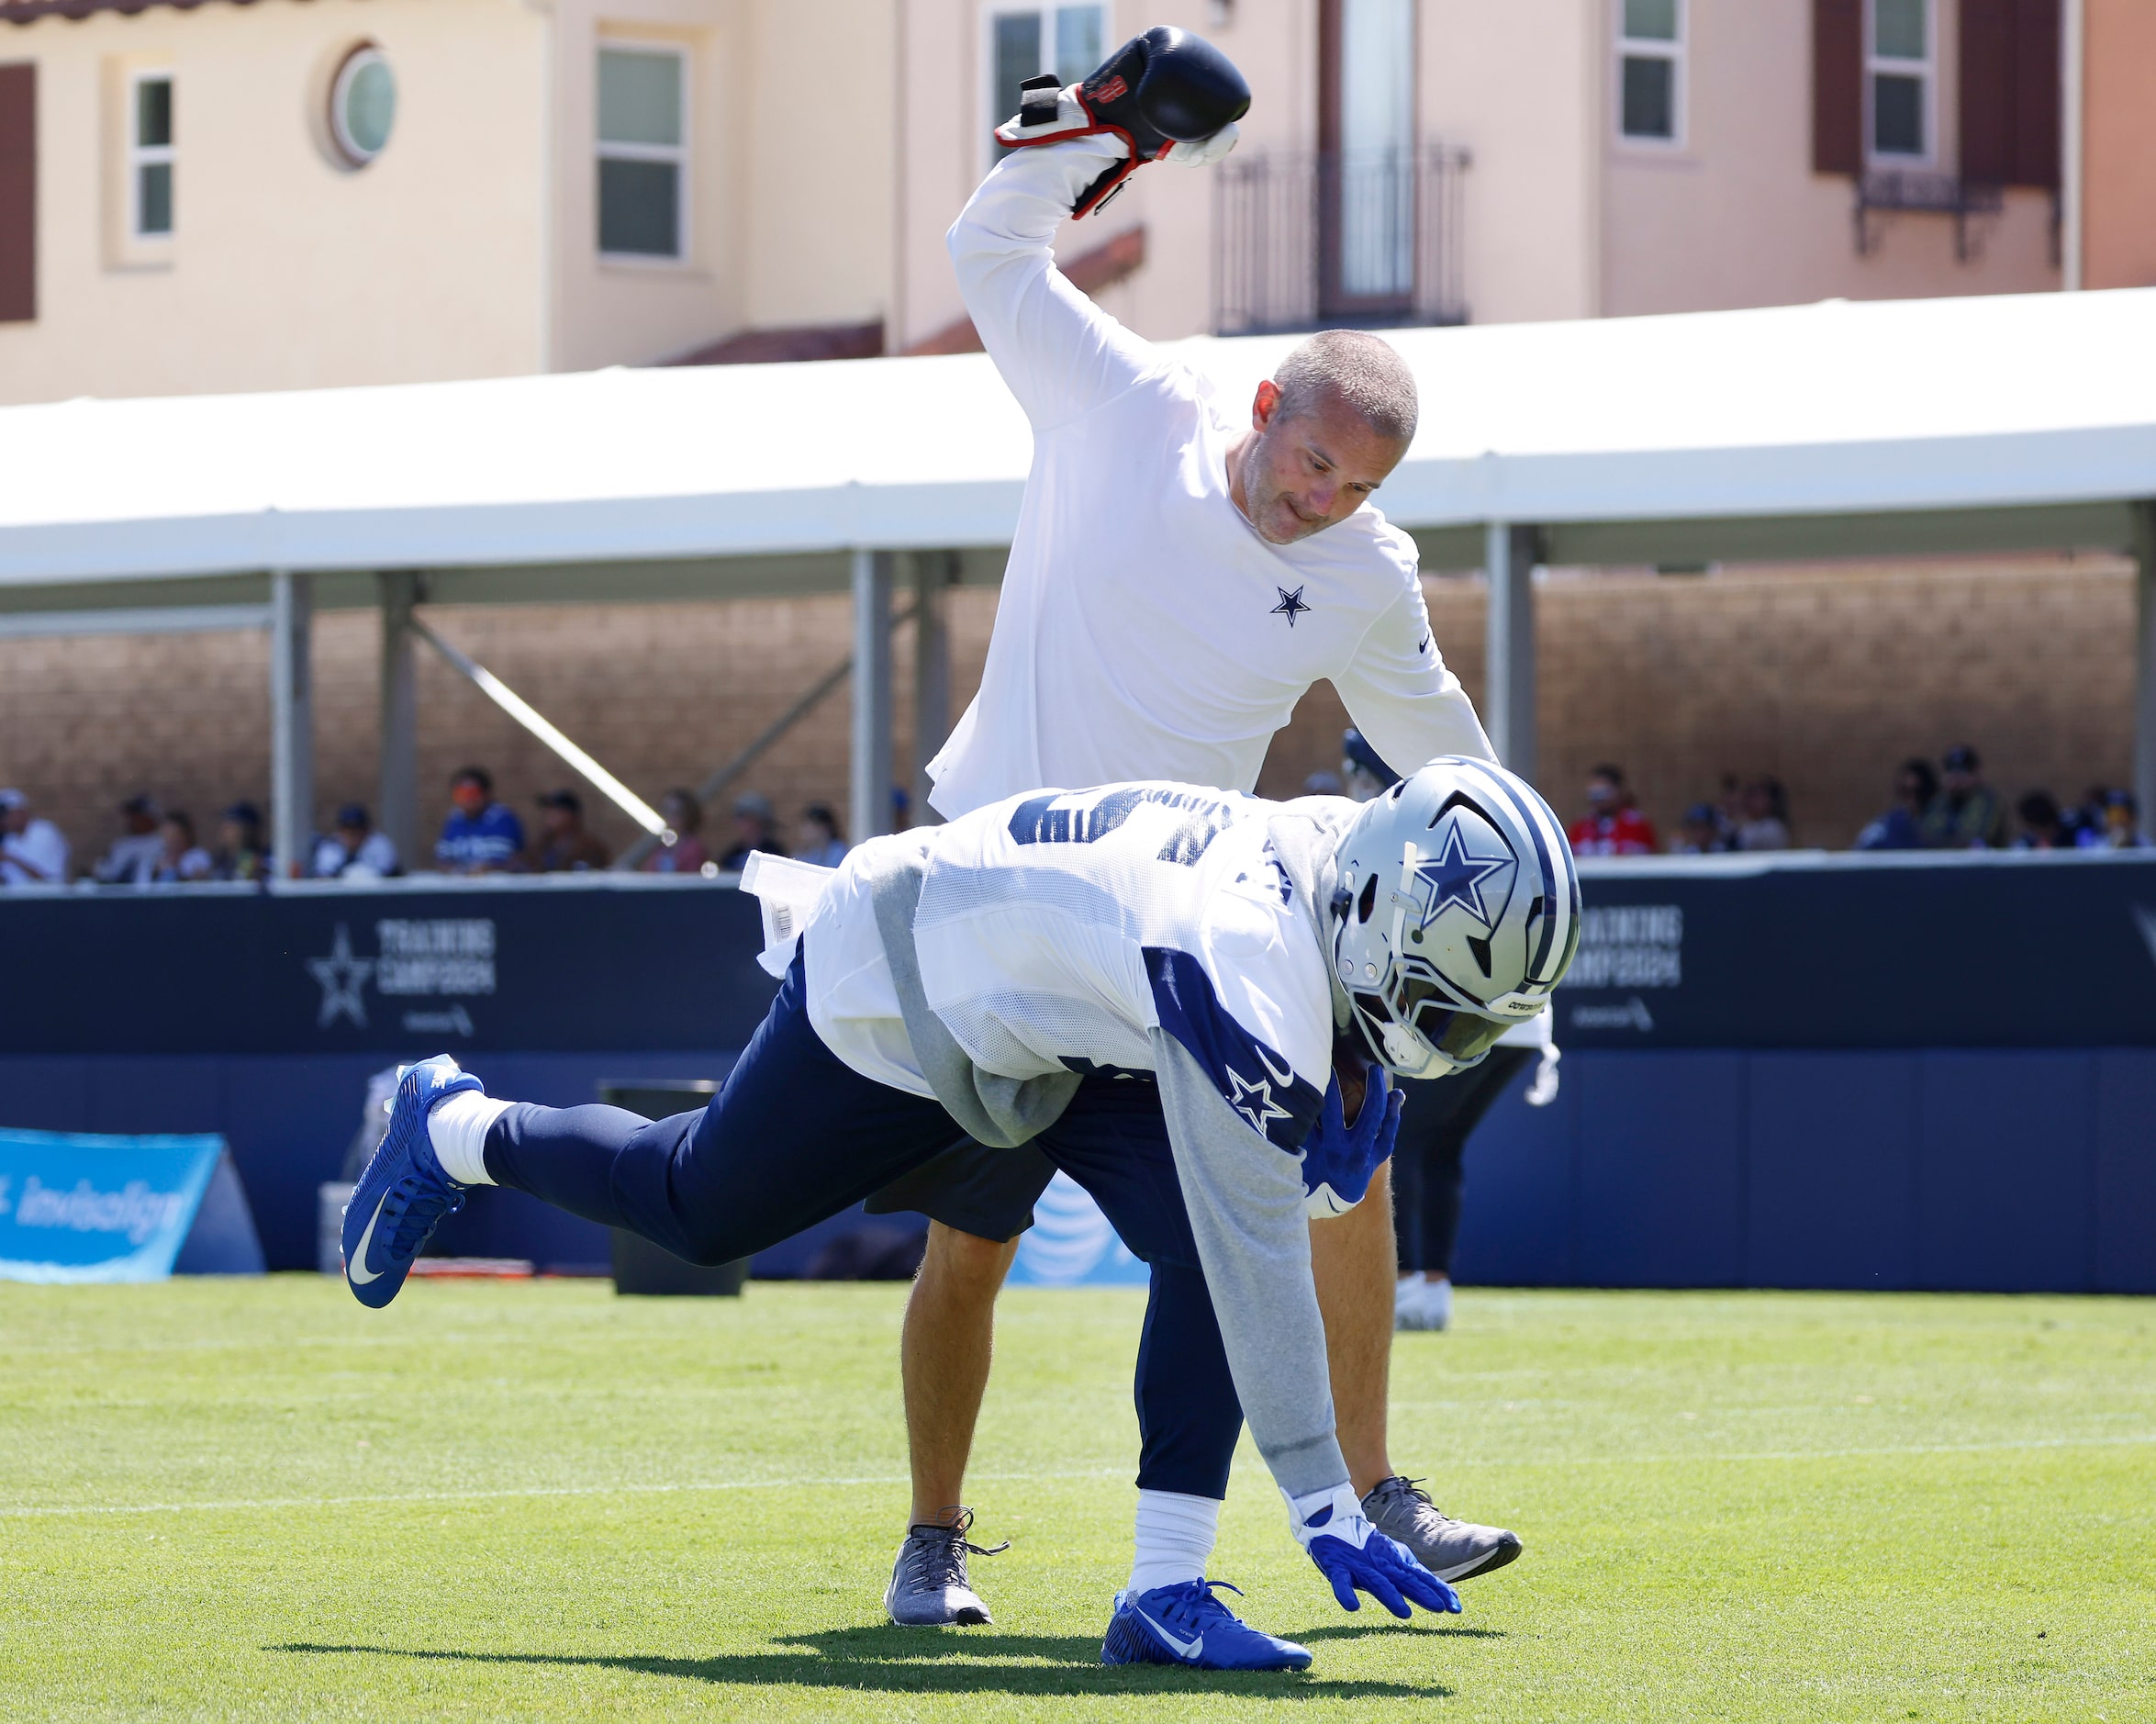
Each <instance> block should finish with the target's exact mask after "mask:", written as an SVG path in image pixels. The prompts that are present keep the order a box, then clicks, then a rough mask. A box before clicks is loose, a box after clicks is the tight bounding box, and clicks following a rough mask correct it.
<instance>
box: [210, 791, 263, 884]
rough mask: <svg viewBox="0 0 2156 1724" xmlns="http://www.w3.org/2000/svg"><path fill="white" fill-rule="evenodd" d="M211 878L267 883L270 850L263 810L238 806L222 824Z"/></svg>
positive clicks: (219, 826)
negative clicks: (265, 881) (265, 836)
mask: <svg viewBox="0 0 2156 1724" xmlns="http://www.w3.org/2000/svg"><path fill="white" fill-rule="evenodd" d="M210 867H211V875H212V878H213V879H220V880H256V881H262V880H267V879H269V878H270V873H271V868H270V847H269V845H266V844H264V843H263V836H262V810H261V809H259V808H257V807H255V805H254V804H253V803H252V802H234V803H233V804H232V806H231V807H229V808H228V809H227V810H225V812H224V814H223V816H222V817H221V818H220V819H219V821H218V847H217V849H216V850H215V851H214V852H213V853H212V854H211V856H210Z"/></svg>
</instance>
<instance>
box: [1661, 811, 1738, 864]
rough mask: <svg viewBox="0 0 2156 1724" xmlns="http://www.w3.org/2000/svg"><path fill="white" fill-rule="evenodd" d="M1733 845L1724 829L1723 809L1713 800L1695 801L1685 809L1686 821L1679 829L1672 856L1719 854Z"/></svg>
mask: <svg viewBox="0 0 2156 1724" xmlns="http://www.w3.org/2000/svg"><path fill="white" fill-rule="evenodd" d="M1730 847H1731V845H1730V843H1729V837H1728V834H1726V833H1725V832H1724V831H1723V830H1722V811H1721V810H1720V809H1719V808H1716V807H1715V804H1714V803H1712V802H1694V803H1693V804H1692V806H1691V807H1690V808H1688V809H1686V810H1685V811H1684V823H1683V825H1681V826H1680V827H1679V828H1678V830H1677V841H1676V842H1675V843H1674V844H1672V845H1670V855H1671V856H1719V855H1720V854H1721V853H1722V852H1723V851H1725V850H1727V849H1729V848H1730Z"/></svg>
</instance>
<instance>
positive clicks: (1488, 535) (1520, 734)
mask: <svg viewBox="0 0 2156 1724" xmlns="http://www.w3.org/2000/svg"><path fill="white" fill-rule="evenodd" d="M1536 537H1537V535H1536V531H1535V529H1534V528H1532V527H1515V526H1514V525H1512V524H1511V523H1510V522H1508V521H1491V523H1490V524H1489V526H1488V527H1487V528H1486V529H1485V530H1484V538H1483V554H1482V567H1483V571H1484V573H1485V574H1486V575H1487V576H1488V577H1489V582H1490V612H1489V653H1488V663H1489V694H1488V697H1487V699H1486V700H1484V702H1483V708H1482V716H1483V719H1484V722H1486V724H1487V725H1488V727H1489V731H1490V741H1491V744H1492V745H1493V746H1494V747H1495V748H1496V750H1497V757H1498V758H1499V759H1500V760H1502V762H1503V763H1504V764H1505V765H1506V766H1507V767H1511V768H1512V769H1513V770H1514V772H1516V773H1518V774H1519V775H1520V777H1522V778H1526V779H1528V780H1530V781H1532V780H1533V778H1535V774H1536V757H1535V756H1536V726H1535V581H1534V575H1535V561H1536Z"/></svg>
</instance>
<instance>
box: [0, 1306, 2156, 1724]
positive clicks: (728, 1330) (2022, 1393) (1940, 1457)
mask: <svg viewBox="0 0 2156 1724" xmlns="http://www.w3.org/2000/svg"><path fill="white" fill-rule="evenodd" d="M903 1295H904V1289H903V1288H901V1287H896V1286H889V1285H870V1286H788V1285H768V1284H757V1285H752V1287H751V1288H750V1291H749V1293H748V1296H747V1297H746V1298H745V1299H743V1300H739V1301H736V1300H648V1299H646V1300H638V1299H619V1298H616V1297H615V1296H614V1295H613V1293H612V1292H611V1290H610V1289H609V1287H608V1286H607V1285H606V1284H605V1283H602V1282H541V1283H525V1284H498V1285H497V1284H484V1283H469V1282H464V1283H457V1282H429V1283H421V1284H415V1285H413V1286H412V1287H410V1288H409V1289H408V1290H407V1292H406V1293H405V1294H404V1296H403V1297H402V1298H400V1299H399V1300H398V1302H397V1304H395V1305H394V1306H392V1307H391V1308H390V1309H389V1310H387V1311H386V1312H384V1313H381V1314H374V1313H369V1312H365V1311H362V1310H361V1309H360V1308H359V1307H358V1306H357V1305H355V1304H353V1303H352V1300H351V1298H350V1297H349V1296H348V1295H347V1294H346V1293H344V1292H343V1291H342V1289H341V1287H340V1286H338V1285H337V1284H336V1283H335V1282H329V1281H325V1280H322V1279H319V1278H317V1277H301V1276H289V1275H287V1276H278V1277H273V1278H271V1279H269V1280H267V1281H256V1282H173V1283H171V1284H169V1285H165V1286H152V1287H141V1288H33V1287H21V1286H0V1371H4V1372H5V1381H6V1389H5V1392H4V1394H0V1462H4V1472H0V1716H5V1717H6V1718H94V1717H95V1718H103V1717H139V1716H153V1715H154V1716H162V1717H181V1716H186V1717H204V1718H340V1719H345V1720H356V1719H375V1718H383V1719H391V1718H394V1719H407V1718H511V1717H524V1718H546V1719H564V1718H643V1717H654V1718H656V1717H677V1716H678V1717H707V1716H708V1717H723V1718H780V1719H785V1718H964V1719H968V1720H992V1719H1000V1718H1056V1719H1062V1718H1133V1719H1135V1718H1145V1719H1147V1720H1168V1719H1180V1718H1206V1719H1211V1718H1264V1717H1270V1718H1279V1719H1288V1718H1335V1717H1355V1718H1373V1719H1374V1718H1389V1719H1390V1718H1402V1719H1404V1718H1416V1719H1431V1718H1438V1719H1442V1718H1463V1719H1464V1718H1489V1719H1502V1720H1504V1721H1505V1724H1523V1721H1525V1720H1531V1719H1537V1718H1580V1719H1632V1718H1788V1719H1807V1720H1814V1719H1828V1718H1852V1719H1855V1718H1861V1719H1881V1718H1887V1719H1904V1718H1926V1719H1931V1718H2000V1719H2016V1720H2020V1719H2035V1718H2073V1719H2087V1718H2104V1719H2109V1720H2127V1719H2150V1718H2156V1302H2151V1301H2139V1302H2136V1301H2128V1300H2089V1299H2039V1298H2023V1299H1994V1298H1933V1297H1914V1296H1908V1297H1905V1296H1894V1295H1880V1296H1872V1297H1868V1298H1866V1297H1845V1296H1839V1295H1800V1294H1721V1293H1701V1294H1651V1293H1648V1294H1626V1293H1499V1292H1478V1291H1472V1290H1470V1291H1469V1292H1468V1293H1464V1294H1463V1295H1462V1296H1461V1298H1460V1302H1459V1315H1458V1324H1459V1327H1458V1328H1457V1329H1456V1330H1455V1331H1454V1332H1453V1333H1451V1334H1447V1335H1410V1336H1403V1337H1402V1338H1401V1340H1400V1344H1399V1346H1398V1347H1397V1348H1396V1349H1395V1351H1394V1388H1393V1394H1394V1459H1395V1461H1396V1463H1397V1464H1399V1465H1400V1466H1401V1467H1402V1470H1404V1471H1406V1472H1413V1473H1428V1474H1431V1475H1433V1488H1434V1489H1435V1494H1436V1496H1437V1500H1438V1502H1439V1503H1440V1504H1441V1505H1442V1506H1445V1507H1447V1509H1449V1510H1451V1511H1452V1512H1454V1513H1457V1514H1461V1515H1465V1516H1468V1517H1473V1518H1476V1519H1482V1520H1490V1521H1495V1522H1499V1523H1501V1524H1504V1525H1509V1526H1511V1527H1513V1528H1515V1529H1517V1530H1518V1531H1519V1532H1520V1533H1521V1535H1522V1536H1523V1537H1524V1539H1525V1541H1526V1554H1525V1556H1524V1557H1523V1558H1522V1559H1521V1561H1520V1562H1517V1563H1516V1564H1514V1566H1513V1567H1512V1568H1510V1569H1508V1570H1505V1571H1504V1572H1502V1573H1499V1574H1496V1575H1492V1576H1490V1577H1487V1578H1485V1579H1483V1580H1480V1581H1471V1582H1469V1583H1468V1584H1466V1585H1465V1587H1464V1588H1463V1592H1464V1595H1465V1596H1466V1599H1467V1605H1468V1609H1467V1614H1466V1615H1465V1616H1464V1617H1461V1618H1424V1619H1422V1620H1420V1621H1418V1623H1417V1625H1416V1626H1415V1627H1413V1628H1412V1629H1401V1628H1396V1627H1394V1626H1393V1624H1392V1622H1391V1618H1387V1617H1386V1616H1384V1614H1383V1613H1382V1612H1381V1611H1380V1610H1378V1609H1377V1607H1376V1606H1369V1605H1366V1606H1365V1607H1364V1609H1363V1611H1362V1612H1361V1614H1360V1615H1359V1616H1357V1617H1349V1616H1346V1615H1345V1614H1343V1613H1342V1612H1341V1611H1340V1610H1339V1609H1338V1607H1337V1606H1335V1605H1334V1604H1333V1602H1332V1600H1331V1596H1330V1594H1329V1593H1328V1592H1327V1591H1326V1590H1325V1589H1324V1584H1323V1583H1322V1582H1321V1581H1320V1579H1319V1577H1318V1576H1317V1574H1316V1573H1315V1571H1314V1570H1313V1569H1312V1568H1311V1567H1310V1565H1309V1563H1308V1562H1307V1560H1306V1559H1305V1558H1303V1557H1302V1555H1301V1552H1300V1551H1298V1550H1296V1548H1295V1547H1294V1545H1293V1544H1292V1543H1291V1541H1290V1539H1289V1537H1288V1533H1287V1528H1286V1525H1285V1520H1284V1517H1283V1513H1282V1510H1281V1508H1280V1505H1279V1498H1278V1497H1277V1496H1276V1495H1274V1493H1273V1491H1272V1489H1271V1486H1270V1484H1269V1483H1268V1481H1267V1479H1266V1477H1265V1474H1264V1472H1263V1470H1262V1468H1261V1467H1260V1465H1259V1464H1258V1462H1257V1458H1256V1456H1255V1454H1254V1453H1252V1452H1251V1451H1250V1450H1249V1449H1248V1447H1247V1445H1246V1447H1245V1450H1244V1452H1243V1454H1242V1455H1241V1457H1240V1458H1239V1459H1238V1461H1237V1464H1236V1473H1235V1481H1234V1489H1233V1491H1232V1494H1231V1496H1230V1500H1229V1504H1228V1507H1227V1512H1226V1515H1225V1517H1224V1518H1223V1535H1222V1539H1221V1548H1220V1550H1219V1552H1218V1554H1217V1556H1216V1559H1215V1563H1214V1570H1213V1572H1214V1573H1215V1574H1216V1575H1218V1576H1219V1577H1221V1578H1224V1579H1227V1580H1231V1581H1234V1583H1236V1584H1238V1585H1240V1586H1242V1587H1243V1588H1244V1589H1245V1590H1246V1593H1247V1595H1248V1596H1247V1598H1246V1600H1244V1601H1242V1602H1241V1606H1240V1607H1242V1608H1244V1609H1245V1610H1246V1614H1247V1615H1248V1616H1249V1617H1250V1618H1252V1619H1253V1620H1254V1621H1255V1622H1257V1624H1258V1625H1259V1626H1261V1627H1264V1628H1267V1629H1271V1630H1273V1631H1275V1632H1278V1633H1282V1634H1287V1635H1290V1636H1292V1637H1294V1638H1296V1639H1299V1640H1303V1641H1305V1642H1306V1643H1307V1644H1309V1645H1310V1647H1311V1648H1312V1650H1313V1651H1314V1652H1315V1653H1316V1655H1317V1657H1316V1663H1315V1666H1314V1668H1313V1670H1312V1671H1311V1672H1309V1673H1308V1674H1305V1675H1301V1676H1286V1677H1282V1676H1255V1675H1246V1676H1237V1677H1229V1678H1222V1677H1209V1676H1205V1675H1201V1674H1191V1673H1186V1672H1182V1671H1173V1670H1151V1669H1142V1670H1131V1669H1103V1668H1102V1667H1100V1665H1099V1664H1098V1662H1096V1660H1097V1658H1098V1655H1099V1650H1100V1632H1101V1629H1102V1627H1103V1625H1104V1623H1105V1620H1106V1617H1107V1611H1108V1604H1109V1599H1110V1595H1111V1594H1112V1591H1113V1590H1114V1588H1115V1587H1116V1586H1117V1585H1118V1584H1120V1582H1121V1578H1122V1576H1123V1572H1124V1567H1125V1564H1126V1562H1127V1560H1128V1550H1127V1539H1128V1533H1129V1524H1130V1512H1131V1506H1132V1501H1133V1497H1132V1489H1131V1484H1130V1473H1131V1470H1132V1464H1133V1457H1134V1443H1135V1434H1134V1418H1133V1416H1132V1413H1131V1408H1130V1396H1129V1374H1130V1363H1131V1356H1132V1349H1133V1346H1134V1340H1135V1335H1136V1328H1137V1322H1138V1316H1139V1313H1140V1309H1141V1302H1140V1297H1139V1295H1138V1294H1136V1293H1133V1292H1126V1291H1123V1290H1114V1291H1094V1292H1078V1293H1044V1292H1017V1293H1009V1294H1007V1295H1006V1296H1005V1299H1004V1303H1003V1307H1002V1321H1001V1327H1000V1358H999V1361H998V1367H997V1374H996V1380H995V1383H994V1384H993V1386H992V1387H991V1389H990V1391H989V1405H988V1408H987V1411H986V1414H985V1416H984V1421H983V1428H982V1431H981V1438H980V1443H979V1448H978V1451H977V1475H976V1479H975V1483H974V1484H973V1486H972V1493H971V1494H972V1498H973V1501H974V1503H975V1504H976V1505H977V1506H978V1507H979V1509H980V1511H981V1522H980V1526H979V1528H978V1531H977V1536H978V1537H979V1538H980V1539H981V1541H982V1542H984V1543H994V1542H996V1541H997V1540H1000V1539H1004V1538H1009V1539H1011V1541H1012V1542H1011V1550H1010V1551H1009V1553H1008V1554H1006V1555H1003V1556H1000V1557H998V1558H996V1559H994V1560H993V1561H981V1560H979V1559H976V1562H975V1573H976V1578H977V1583H978V1584H979V1585H980V1587H981V1589H982V1591H983V1592H984V1593H986V1594H987V1595H988V1596H989V1601H990V1603H991V1604H992V1606H994V1608H995V1611H996V1615H997V1626H996V1627H995V1628H994V1629H970V1630H942V1631H934V1630H920V1629H910V1630H901V1629H892V1628H889V1627H888V1626H886V1625H885V1623H884V1621H883V1618H882V1613H881V1609H880V1602H879V1601H880V1592H881V1587H882V1584H883V1580H884V1577H885V1575H886V1573H888V1564H889V1562H890V1558H891V1554H892V1550H893V1549H894V1546H895V1542H896V1536H897V1534H898V1531H899V1523H900V1521H901V1518H902V1517H903V1514H904V1507H905V1492H904V1488H903V1485H902V1483H901V1475H902V1472H903V1468H902V1456H903V1448H902V1442H903V1434H902V1429H901V1426H900V1422H899V1413H898V1382H897V1364H896V1352H897V1339H898V1325H899V1312H900V1309H901V1305H902V1300H903ZM1229 1602H1230V1603H1232V1604H1233V1603H1236V1602H1237V1601H1235V1600H1234V1598H1233V1597H1232V1596H1231V1597H1230V1600H1229Z"/></svg>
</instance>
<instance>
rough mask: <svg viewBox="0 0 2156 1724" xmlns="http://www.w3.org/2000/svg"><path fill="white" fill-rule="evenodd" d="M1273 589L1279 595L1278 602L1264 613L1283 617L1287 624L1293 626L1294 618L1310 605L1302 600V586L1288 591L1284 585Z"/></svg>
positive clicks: (1305, 611)
mask: <svg viewBox="0 0 2156 1724" xmlns="http://www.w3.org/2000/svg"><path fill="white" fill-rule="evenodd" d="M1273 591H1275V592H1276V593H1278V594H1279V595H1280V602H1279V604H1277V605H1275V606H1274V607H1273V608H1272V609H1271V610H1268V611H1267V612H1266V613H1265V614H1266V615H1267V616H1268V617H1285V618H1287V619H1288V626H1289V627H1290V628H1293V627H1294V626H1295V619H1296V618H1297V617H1300V616H1302V615H1304V614H1305V613H1307V612H1308V611H1309V610H1310V607H1309V606H1308V605H1306V604H1304V603H1303V602H1302V588H1301V587H1298V588H1296V589H1295V590H1294V591H1293V592H1290V591H1289V590H1288V589H1287V588H1285V587H1276V588H1273Z"/></svg>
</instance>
